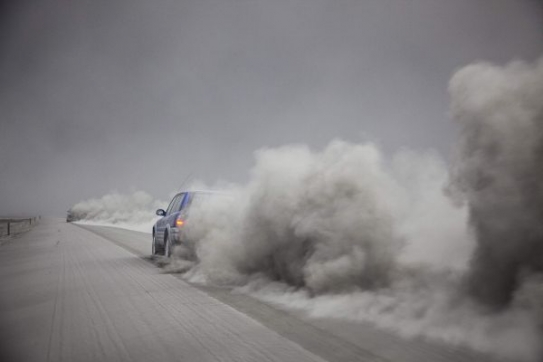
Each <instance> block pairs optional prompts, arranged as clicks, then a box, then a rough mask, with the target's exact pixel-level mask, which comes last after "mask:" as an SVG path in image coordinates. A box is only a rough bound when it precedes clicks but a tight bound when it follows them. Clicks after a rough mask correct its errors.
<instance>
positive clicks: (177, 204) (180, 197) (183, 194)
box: [173, 193, 185, 212]
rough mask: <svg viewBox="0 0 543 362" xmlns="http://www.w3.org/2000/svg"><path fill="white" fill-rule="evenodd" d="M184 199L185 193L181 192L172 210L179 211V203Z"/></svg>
mask: <svg viewBox="0 0 543 362" xmlns="http://www.w3.org/2000/svg"><path fill="white" fill-rule="evenodd" d="M184 199H185V193H182V194H181V195H179V201H178V202H177V203H176V204H175V207H174V208H173V212H176V211H181V205H182V204H183V200H184Z"/></svg>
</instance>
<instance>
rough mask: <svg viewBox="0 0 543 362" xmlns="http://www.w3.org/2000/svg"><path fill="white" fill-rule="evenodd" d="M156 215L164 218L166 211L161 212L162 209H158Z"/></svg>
mask: <svg viewBox="0 0 543 362" xmlns="http://www.w3.org/2000/svg"><path fill="white" fill-rule="evenodd" d="M156 214H157V215H158V216H166V211H164V210H162V209H158V210H157V211H156Z"/></svg>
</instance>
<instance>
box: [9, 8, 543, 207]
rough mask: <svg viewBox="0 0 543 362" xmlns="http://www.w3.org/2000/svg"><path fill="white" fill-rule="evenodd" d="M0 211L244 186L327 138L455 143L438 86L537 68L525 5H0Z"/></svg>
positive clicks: (541, 39) (541, 41) (445, 146)
mask: <svg viewBox="0 0 543 362" xmlns="http://www.w3.org/2000/svg"><path fill="white" fill-rule="evenodd" d="M0 10H1V12H2V15H1V18H0V20H1V21H0V24H1V25H0V34H1V35H0V112H1V113H0V114H1V117H2V118H1V123H0V174H1V178H0V214H1V215H13V214H22V213H26V214H34V213H40V214H42V215H43V214H47V215H51V214H56V215H63V214H64V212H65V211H66V210H67V209H68V208H69V207H70V206H72V205H73V204H74V203H76V202H78V201H80V200H82V199H86V198H89V197H95V196H100V195H103V194H105V193H107V192H110V191H112V190H118V191H124V190H126V189H142V190H145V191H148V192H150V193H151V194H152V195H153V196H154V197H156V198H159V199H167V196H168V194H169V193H170V192H171V191H173V190H176V189H178V188H179V187H180V186H181V184H182V182H183V180H184V179H185V178H186V177H187V176H189V175H192V177H194V178H197V179H201V180H203V181H206V182H213V181H215V180H216V179H219V178H221V179H228V180H232V181H244V180H245V179H246V178H247V177H248V174H247V172H248V170H249V169H250V166H251V165H252V164H253V162H254V161H253V152H254V151H255V150H256V149H259V148H262V147H267V146H278V145H283V144H288V143H303V144H307V145H309V146H310V147H312V148H322V147H324V145H326V144H328V143H329V142H330V140H331V139H333V138H341V139H345V140H347V141H351V142H360V141H364V140H368V139H369V140H373V141H376V142H377V143H378V144H380V145H381V147H383V148H384V150H385V152H391V151H395V150H397V149H399V148H404V147H408V148H413V149H427V148H434V149H437V150H438V151H439V152H440V153H441V154H442V155H443V156H444V157H448V156H449V153H450V149H451V147H452V144H453V143H454V140H455V133H456V131H457V129H456V126H455V124H453V123H452V122H451V121H450V119H449V118H450V117H449V115H448V112H449V105H448V104H449V97H448V94H447V84H448V81H449V78H450V76H451V75H452V74H453V73H454V71H455V70H456V69H457V68H459V67H461V66H464V65H466V64H468V63H472V62H473V61H475V60H488V61H492V62H496V63H498V64H503V63H506V62H508V61H510V60H512V59H515V58H518V59H523V60H528V61H530V60H534V59H536V58H537V57H538V56H539V55H540V54H541V53H542V49H543V22H542V19H543V6H542V3H541V2H539V1H535V0H532V1H530V0H509V1H507V0H487V1H483V0H481V1H473V0H455V1H450V0H410V1H402V0H395V1H393V0H387V1H383V0H374V1H342V2H330V1H316V0H307V1H266V2H264V1H173V0H160V1H158V0H157V1H153V2H149V1H141V0H130V1H128V0H116V1H107V2H106V1H90V0H87V1H79V2H66V1H46V0H36V1H12V2H4V3H3V5H2V7H0Z"/></svg>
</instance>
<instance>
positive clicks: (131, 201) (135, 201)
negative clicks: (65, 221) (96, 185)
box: [68, 191, 164, 232]
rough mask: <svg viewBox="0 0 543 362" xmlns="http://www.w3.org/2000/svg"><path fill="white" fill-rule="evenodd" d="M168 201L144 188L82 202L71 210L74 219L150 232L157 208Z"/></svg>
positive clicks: (70, 215) (71, 216)
mask: <svg viewBox="0 0 543 362" xmlns="http://www.w3.org/2000/svg"><path fill="white" fill-rule="evenodd" d="M163 205H164V204H163V203H160V202H158V201H155V200H154V199H153V197H152V196H151V195H149V194H147V193H145V192H143V191H134V192H132V193H130V194H121V193H118V192H112V193H110V194H107V195H105V196H103V197H101V198H99V199H89V200H85V201H81V202H79V203H77V204H75V205H74V206H72V207H71V208H70V210H68V218H69V219H70V221H78V222H82V223H93V224H101V225H113V226H121V227H126V228H130V229H135V230H141V231H146V232H147V231H149V230H151V228H152V225H153V224H154V222H155V220H156V216H155V210H156V209H157V208H158V207H162V206H163Z"/></svg>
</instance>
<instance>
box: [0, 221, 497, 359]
mask: <svg viewBox="0 0 543 362" xmlns="http://www.w3.org/2000/svg"><path fill="white" fill-rule="evenodd" d="M150 250H151V247H150V236H149V235H148V234H144V233H139V232H134V231H129V230H123V229H116V228H109V227H97V226H93V227H91V226H84V227H82V226H77V225H73V224H67V223H65V222H63V220H60V219H43V220H42V221H41V223H40V224H39V225H37V226H36V227H35V228H34V229H32V230H31V231H29V232H28V233H26V234H23V235H21V236H19V237H17V238H15V239H12V240H11V241H9V242H7V243H5V244H3V245H2V246H0V340H1V341H2V344H1V350H0V361H6V362H9V361H270V362H271V361H293V362H294V361H296V362H298V361H299V362H303V361H330V362H332V361H333V362H344V361H345V362H346V361H367V362H377V361H382V362H385V361H394V362H397V361H398V362H415V361H416V362H420V361H431V362H441V361H443V362H467V361H481V362H482V361H491V359H490V358H489V357H488V356H482V355H478V354H476V353H474V352H469V351H465V350H459V349H453V348H448V347H446V346H442V345H436V344H432V343H428V342H425V341H421V340H416V341H413V340H411V341H407V340H403V339H401V338H399V337H397V336H394V335H392V334H390V333H386V332H383V331H379V330H376V329H375V328H373V327H371V326H367V325H362V324H360V323H349V322H345V321H343V322H342V321H331V320H310V319H307V318H306V317H303V316H300V315H296V314H295V313H293V312H289V311H284V310H280V309H278V308H275V307H272V306H270V305H268V304H265V303H263V302H261V301H258V300H256V299H253V298H251V297H250V296H247V295H242V294H239V293H238V294H236V293H232V292H231V291H230V290H228V289H225V288H215V287H204V286H195V285H191V284H188V283H187V282H185V281H184V280H182V279H181V278H180V277H179V275H176V274H166V273H163V272H162V270H161V269H160V268H158V267H157V266H155V265H154V264H153V263H152V262H151V260H150V258H149V257H148V255H149V253H150Z"/></svg>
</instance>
